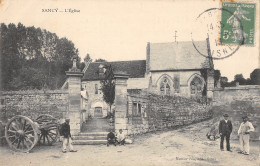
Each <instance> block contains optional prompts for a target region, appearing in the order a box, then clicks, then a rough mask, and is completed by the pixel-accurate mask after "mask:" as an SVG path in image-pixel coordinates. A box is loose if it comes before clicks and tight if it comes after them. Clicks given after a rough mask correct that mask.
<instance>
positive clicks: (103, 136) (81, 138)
mask: <svg viewBox="0 0 260 166" xmlns="http://www.w3.org/2000/svg"><path fill="white" fill-rule="evenodd" d="M106 139H107V136H106V135H101V136H100V135H89V136H84V135H83V136H82V135H81V136H74V140H106Z"/></svg>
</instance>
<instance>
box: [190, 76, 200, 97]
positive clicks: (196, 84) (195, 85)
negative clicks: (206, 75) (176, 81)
mask: <svg viewBox="0 0 260 166" xmlns="http://www.w3.org/2000/svg"><path fill="white" fill-rule="evenodd" d="M190 84H191V85H190V88H191V94H199V93H201V92H202V81H201V79H200V78H198V77H195V78H194V79H193V80H192V81H191V83H190Z"/></svg>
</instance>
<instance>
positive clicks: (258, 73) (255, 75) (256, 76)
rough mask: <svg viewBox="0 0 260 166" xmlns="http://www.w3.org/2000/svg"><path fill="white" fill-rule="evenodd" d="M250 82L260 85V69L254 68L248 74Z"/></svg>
mask: <svg viewBox="0 0 260 166" xmlns="http://www.w3.org/2000/svg"><path fill="white" fill-rule="evenodd" d="M250 79H251V84H252V85H260V69H259V68H258V69H255V70H254V71H253V72H252V73H251V74H250Z"/></svg>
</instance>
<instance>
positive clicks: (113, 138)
mask: <svg viewBox="0 0 260 166" xmlns="http://www.w3.org/2000/svg"><path fill="white" fill-rule="evenodd" d="M110 144H114V145H115V146H116V136H115V134H114V133H113V130H110V132H109V133H108V134H107V146H109V145H110Z"/></svg>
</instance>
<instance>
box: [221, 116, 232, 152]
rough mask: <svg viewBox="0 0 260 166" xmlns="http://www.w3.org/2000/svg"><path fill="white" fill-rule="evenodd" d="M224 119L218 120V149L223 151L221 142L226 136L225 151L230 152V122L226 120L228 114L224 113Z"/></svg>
mask: <svg viewBox="0 0 260 166" xmlns="http://www.w3.org/2000/svg"><path fill="white" fill-rule="evenodd" d="M223 116H224V119H223V120H221V121H220V122H219V135H220V138H221V139H220V150H221V151H224V147H223V143H224V138H225V137H226V145H227V151H229V152H232V151H231V150H230V143H229V140H230V134H231V133H232V123H231V121H230V120H228V114H224V115H223Z"/></svg>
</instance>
